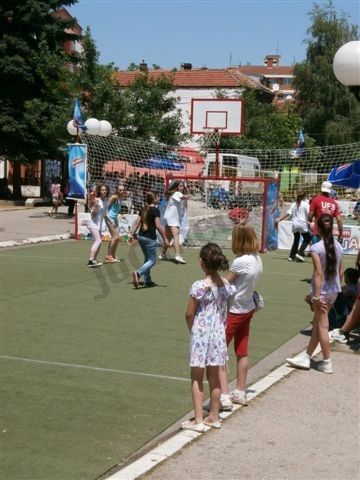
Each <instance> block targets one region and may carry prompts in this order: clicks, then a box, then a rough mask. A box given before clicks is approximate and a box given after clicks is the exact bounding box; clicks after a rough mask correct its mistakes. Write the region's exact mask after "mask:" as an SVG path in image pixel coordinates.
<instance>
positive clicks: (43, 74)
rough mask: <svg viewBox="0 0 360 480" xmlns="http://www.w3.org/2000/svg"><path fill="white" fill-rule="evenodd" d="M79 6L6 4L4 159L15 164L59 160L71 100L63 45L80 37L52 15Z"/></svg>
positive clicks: (0, 63) (0, 71) (1, 24)
mask: <svg viewBox="0 0 360 480" xmlns="http://www.w3.org/2000/svg"><path fill="white" fill-rule="evenodd" d="M75 2H76V0H67V1H55V0H23V1H21V2H14V1H11V0H2V2H1V3H0V31H1V36H0V80H1V89H0V155H4V156H6V157H7V158H9V159H11V160H15V161H18V162H19V161H20V162H21V161H29V160H32V159H42V158H46V157H53V158H54V157H55V158H56V157H58V156H59V148H58V147H59V145H60V144H61V143H63V142H62V141H61V138H62V139H64V135H65V131H64V128H63V122H64V121H65V118H66V102H67V100H68V96H69V91H68V71H67V70H66V68H65V63H66V56H65V53H64V51H63V49H62V44H63V43H64V42H65V41H66V40H68V39H74V38H76V37H75V36H74V35H71V34H69V33H67V30H66V28H67V27H70V26H72V22H67V21H64V20H61V19H60V18H57V17H56V16H54V15H52V13H53V12H54V10H55V9H57V8H60V7H62V6H64V5H71V4H73V3H75ZM15 164H16V162H15ZM17 180H19V179H15V181H17ZM15 190H17V191H15ZM19 190H20V185H19V184H17V185H14V193H15V194H19Z"/></svg>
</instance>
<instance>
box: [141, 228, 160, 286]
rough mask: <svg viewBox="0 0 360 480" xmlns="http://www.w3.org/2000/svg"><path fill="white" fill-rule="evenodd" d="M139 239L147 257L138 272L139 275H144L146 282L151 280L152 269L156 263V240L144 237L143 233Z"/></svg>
mask: <svg viewBox="0 0 360 480" xmlns="http://www.w3.org/2000/svg"><path fill="white" fill-rule="evenodd" d="M137 239H138V242H139V245H140V247H141V250H142V251H143V254H144V257H145V262H144V265H143V266H142V267H140V268H139V269H138V271H137V273H138V275H139V277H141V276H142V275H144V282H145V284H146V283H150V282H151V275H150V269H151V268H152V267H153V266H154V265H155V263H156V240H152V239H151V238H147V237H142V236H141V235H138V236H137Z"/></svg>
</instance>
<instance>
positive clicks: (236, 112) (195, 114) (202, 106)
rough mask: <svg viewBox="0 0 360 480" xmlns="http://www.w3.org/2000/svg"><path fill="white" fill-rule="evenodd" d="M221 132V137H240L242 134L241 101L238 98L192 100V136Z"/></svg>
mask: <svg viewBox="0 0 360 480" xmlns="http://www.w3.org/2000/svg"><path fill="white" fill-rule="evenodd" d="M215 129H218V130H221V132H222V135H241V133H242V132H243V101H242V100H241V99H239V98H231V99H218V98H193V99H192V100H191V124H190V132H191V133H192V134H205V133H208V132H209V131H211V130H215Z"/></svg>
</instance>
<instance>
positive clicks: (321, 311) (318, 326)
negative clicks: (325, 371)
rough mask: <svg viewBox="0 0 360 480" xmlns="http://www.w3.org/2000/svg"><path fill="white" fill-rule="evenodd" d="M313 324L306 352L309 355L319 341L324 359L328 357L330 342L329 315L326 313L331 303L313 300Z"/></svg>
mask: <svg viewBox="0 0 360 480" xmlns="http://www.w3.org/2000/svg"><path fill="white" fill-rule="evenodd" d="M313 305H314V313H315V315H314V325H313V329H312V333H311V339H310V342H309V345H308V348H307V350H306V353H307V354H308V355H309V356H310V357H311V355H312V354H313V353H314V350H315V348H316V347H317V345H318V343H319V342H320V346H321V350H322V354H323V358H324V360H328V359H329V358H330V342H329V317H328V313H329V310H330V308H331V305H326V304H325V303H321V302H315V303H314V304H313Z"/></svg>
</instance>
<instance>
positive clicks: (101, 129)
mask: <svg viewBox="0 0 360 480" xmlns="http://www.w3.org/2000/svg"><path fill="white" fill-rule="evenodd" d="M84 125H85V127H86V130H85V131H86V133H87V134H88V135H100V137H108V136H109V135H110V134H111V132H112V126H111V123H110V122H108V121H107V120H98V119H97V118H89V119H88V120H86V122H85V123H84ZM66 128H67V131H68V132H69V134H70V135H73V136H75V135H77V134H78V129H77V128H76V127H75V125H74V121H73V120H70V122H69V123H68V124H67V127H66Z"/></svg>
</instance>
